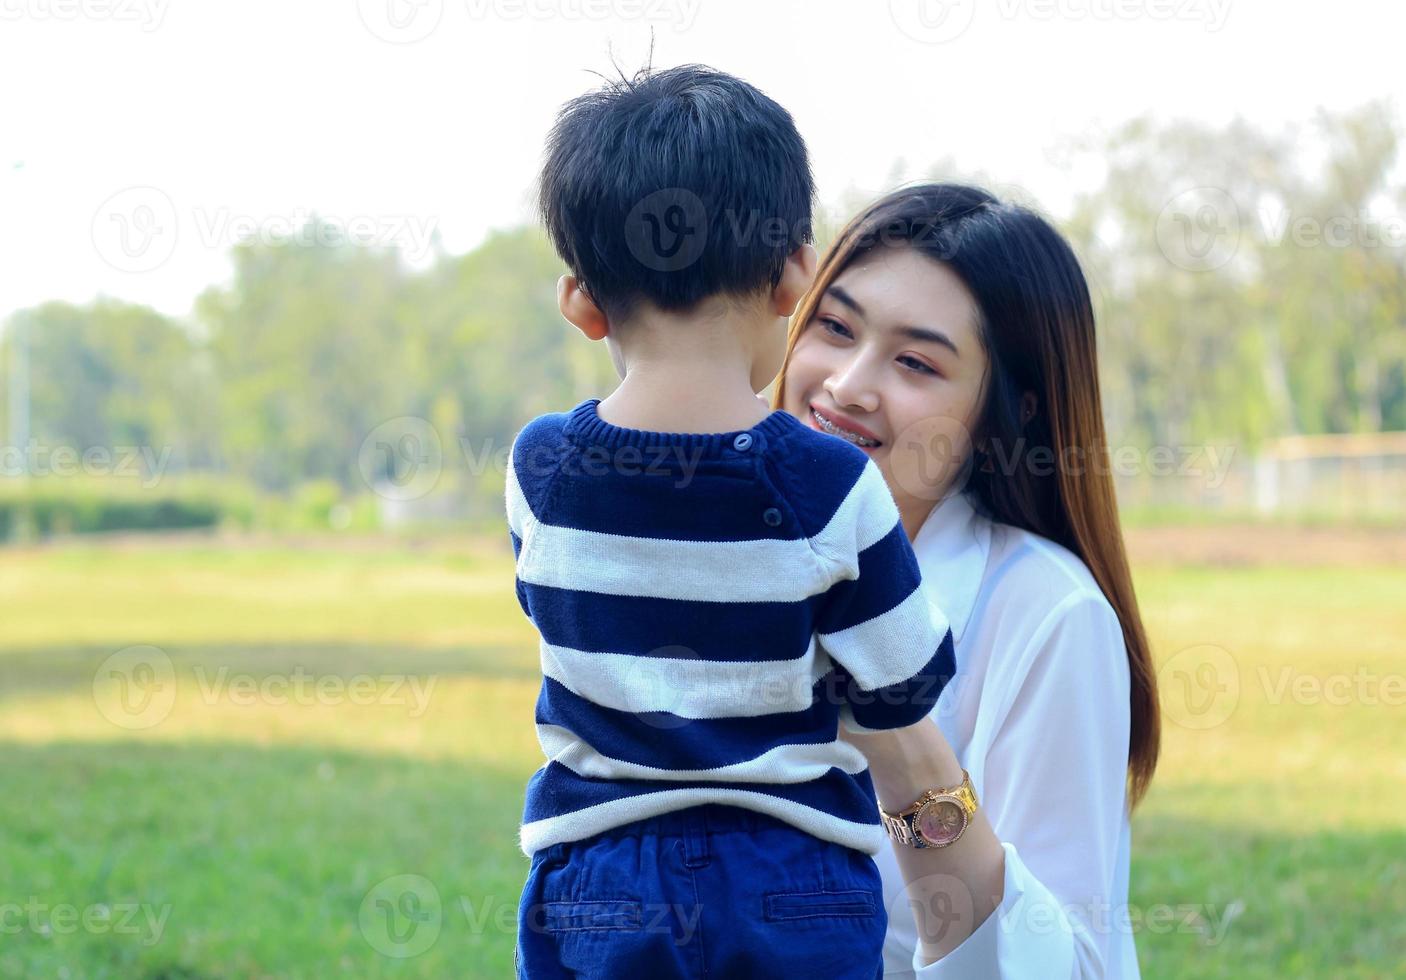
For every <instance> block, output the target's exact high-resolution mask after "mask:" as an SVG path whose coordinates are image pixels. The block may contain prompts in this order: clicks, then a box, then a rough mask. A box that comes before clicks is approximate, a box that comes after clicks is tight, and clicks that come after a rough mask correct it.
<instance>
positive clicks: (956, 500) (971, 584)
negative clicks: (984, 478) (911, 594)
mask: <svg viewBox="0 0 1406 980" xmlns="http://www.w3.org/2000/svg"><path fill="white" fill-rule="evenodd" d="M990 551H991V522H990V521H989V520H987V519H986V518H984V517H982V516H981V515H980V514H978V513H977V512H976V511H975V509H974V508H973V507H972V504H971V501H970V500H969V499H968V498H967V495H966V494H965V493H954V494H952V495H951V496H950V497H948V498H947V499H946V500H943V501H941V502H939V503H938V504H937V506H935V507H934V508H933V509H932V510H931V511H930V512H929V513H928V516H927V518H926V519H925V520H924V521H923V524H922V526H921V527H919V528H918V533H917V535H915V536H914V538H913V552H914V554H915V555H917V558H918V567H919V569H920V570H921V571H922V575H923V583H924V585H925V586H927V587H929V589H930V592H929V599H930V600H932V601H933V602H935V603H936V604H937V605H938V607H939V608H941V609H942V611H943V613H944V614H946V616H947V622H948V623H949V624H950V625H951V627H952V639H953V642H958V643H959V642H961V639H962V634H963V633H965V632H966V629H967V622H968V620H970V619H971V613H972V608H973V607H974V606H975V605H976V597H977V593H978V592H980V591H981V582H982V579H983V578H984V577H985V573H986V558H987V556H988V554H990Z"/></svg>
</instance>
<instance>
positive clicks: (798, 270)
mask: <svg viewBox="0 0 1406 980" xmlns="http://www.w3.org/2000/svg"><path fill="white" fill-rule="evenodd" d="M818 261H819V259H818V257H817V256H816V252H815V246H814V245H802V246H801V247H800V248H798V249H796V250H795V251H794V252H792V253H791V254H790V255H788V256H787V257H786V264H785V266H783V267H782V269H781V281H780V282H778V283H777V284H776V288H775V289H773V290H772V291H771V298H772V303H773V304H774V309H775V311H776V315H777V316H790V315H791V314H792V313H795V312H796V307H797V306H799V305H800V303H801V297H802V296H804V295H805V294H806V291H807V290H808V289H810V287H811V285H812V284H813V283H814V282H815V268H816V264H817V263H818Z"/></svg>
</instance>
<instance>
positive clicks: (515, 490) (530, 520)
mask: <svg viewBox="0 0 1406 980" xmlns="http://www.w3.org/2000/svg"><path fill="white" fill-rule="evenodd" d="M516 451H517V440H513V446H512V449H510V450H509V451H508V472H507V476H506V478H505V480H504V486H503V496H504V500H505V502H506V504H507V509H508V527H509V528H511V529H512V532H513V533H514V534H516V535H517V536H518V537H519V538H525V537H526V531H527V528H528V527H529V526H530V525H532V524H535V523H537V518H536V517H534V516H533V514H532V508H531V507H529V506H528V504H527V498H526V497H524V496H523V495H522V486H521V485H520V484H519V483H518V480H517V472H516V471H515V470H514V469H513V453H515V452H516Z"/></svg>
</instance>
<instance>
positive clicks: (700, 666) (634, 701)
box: [541, 636, 834, 718]
mask: <svg viewBox="0 0 1406 980" xmlns="http://www.w3.org/2000/svg"><path fill="white" fill-rule="evenodd" d="M541 650H542V673H544V674H546V675H547V676H548V677H550V678H552V679H553V680H555V681H557V682H558V683H560V684H562V685H564V686H565V687H566V688H567V689H568V690H570V691H571V692H572V693H573V694H576V695H578V696H579V697H583V698H585V699H586V700H587V701H591V702H593V703H595V704H598V705H602V706H604V707H607V708H614V709H615V710H617V711H634V712H642V711H667V712H669V713H670V714H675V715H679V716H680V717H683V718H754V717H757V716H758V715H770V714H779V713H781V712H788V711H804V710H806V709H807V708H809V707H810V706H811V703H812V701H813V699H814V688H815V684H816V682H817V681H819V680H820V679H821V678H822V677H824V676H825V675H826V674H827V673H829V672H830V670H831V668H832V667H833V666H834V665H833V664H832V663H831V661H830V658H829V656H827V655H826V653H825V651H824V650H821V649H820V648H819V647H818V646H817V645H816V642H815V637H814V636H812V637H811V641H810V645H809V646H808V647H807V648H806V652H805V653H804V654H802V655H801V656H799V657H797V658H795V659H794V660H777V661H757V660H745V661H740V662H727V661H718V660H701V659H697V658H693V659H685V658H678V657H639V656H634V655H632V654H626V653H597V652H593V651H583V650H573V649H571V648H570V647H558V646H553V645H551V644H550V643H548V642H547V641H545V640H543V641H542V643H541Z"/></svg>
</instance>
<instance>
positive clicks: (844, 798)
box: [523, 762, 879, 824]
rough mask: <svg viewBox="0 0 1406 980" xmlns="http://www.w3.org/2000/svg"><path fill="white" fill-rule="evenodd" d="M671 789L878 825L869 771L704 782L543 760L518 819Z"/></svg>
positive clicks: (542, 817) (541, 817)
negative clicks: (581, 769)
mask: <svg viewBox="0 0 1406 980" xmlns="http://www.w3.org/2000/svg"><path fill="white" fill-rule="evenodd" d="M671 789H741V790H748V791H750V792H754V793H763V794H765V795H767V796H773V797H775V798H777V799H779V800H787V801H789V802H791V803H799V804H801V805H803V806H808V807H811V808H812V809H815V810H820V811H822V812H824V813H828V814H831V815H833V816H836V817H839V818H840V819H841V820H849V821H852V822H854V823H858V824H878V823H879V814H878V809H877V808H876V806H875V804H874V783H873V780H872V779H871V778H870V775H869V770H868V769H865V770H864V771H863V772H860V773H857V774H856V775H853V776H851V775H850V774H849V773H847V772H845V771H844V770H843V769H831V770H830V771H829V772H827V773H826V774H825V775H824V776H821V777H820V778H819V779H812V780H810V781H809V782H804V783H786V784H779V785H774V784H767V783H746V784H743V783H717V782H710V781H707V780H690V781H675V780H663V779H592V778H591V777H589V776H581V775H578V774H577V773H574V772H572V771H571V770H570V769H568V768H567V767H566V766H563V765H562V764H561V763H558V762H549V763H547V764H546V765H545V766H543V767H542V768H541V769H538V770H537V772H536V773H534V774H533V776H532V779H531V781H529V783H528V784H527V800H526V804H525V805H524V807H523V822H524V823H532V822H534V821H537V820H545V819H547V818H548V817H558V816H561V815H563V814H567V813H571V812H573V811H576V810H582V809H585V808H586V807H589V806H598V805H600V804H602V803H611V802H614V801H615V800H623V799H627V798H629V797H632V796H640V795H643V794H646V793H658V792H661V791H664V790H671Z"/></svg>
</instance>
